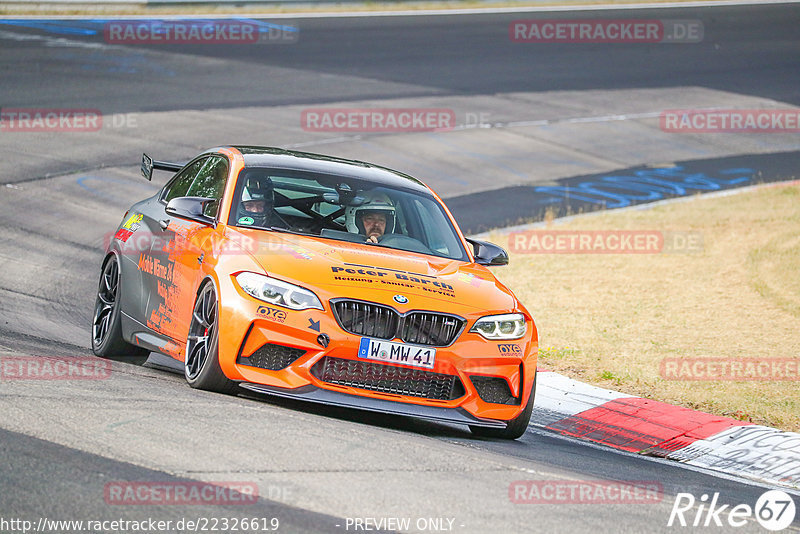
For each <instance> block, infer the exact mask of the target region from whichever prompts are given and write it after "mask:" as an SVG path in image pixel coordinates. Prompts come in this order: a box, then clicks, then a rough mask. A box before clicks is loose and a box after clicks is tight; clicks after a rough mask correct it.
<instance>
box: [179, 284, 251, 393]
mask: <svg viewBox="0 0 800 534" xmlns="http://www.w3.org/2000/svg"><path fill="white" fill-rule="evenodd" d="M218 308H219V306H218V300H217V291H216V289H215V288H214V284H213V283H212V282H208V283H206V284H205V285H204V286H203V288H202V289H201V290H200V293H199V294H198V295H197V300H196V301H195V304H194V310H193V311H192V321H191V323H190V325H189V336H188V338H187V340H186V363H185V365H184V375H185V376H186V382H188V383H189V385H190V386H192V387H193V388H196V389H204V390H207V391H216V392H218V393H227V394H235V393H236V392H237V391H238V389H239V387H238V386H237V384H236V382H233V381H231V380H229V379H228V377H226V376H225V374H224V373H223V372H222V369H221V368H220V366H219V324H218V323H219V314H218V313H217V311H218Z"/></svg>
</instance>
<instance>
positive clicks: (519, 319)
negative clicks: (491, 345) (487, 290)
mask: <svg viewBox="0 0 800 534" xmlns="http://www.w3.org/2000/svg"><path fill="white" fill-rule="evenodd" d="M527 330H528V328H527V326H526V325H525V316H524V315H522V314H521V313H506V314H504V315H487V316H486V317H481V318H480V319H478V320H477V321H475V324H474V325H473V326H472V328H470V330H469V331H470V332H476V333H478V334H480V335H482V336H483V337H485V338H486V339H519V338H521V337H522V336H524V335H525V332H526V331H527Z"/></svg>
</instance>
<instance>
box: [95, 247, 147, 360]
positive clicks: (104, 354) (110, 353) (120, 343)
mask: <svg viewBox="0 0 800 534" xmlns="http://www.w3.org/2000/svg"><path fill="white" fill-rule="evenodd" d="M120 281H121V277H120V270H119V260H117V257H116V256H115V255H114V254H112V255H110V256H109V257H108V258H107V259H106V262H105V263H104V264H103V270H102V272H101V274H100V282H99V284H98V287H97V298H96V299H95V305H94V316H93V317H92V352H94V353H95V355H96V356H100V357H101V358H110V359H117V360H121V361H128V362H131V363H144V361H145V360H147V355H148V354H150V351H148V350H146V349H143V348H142V347H137V346H135V345H131V344H130V343H128V342H127V341H125V340H124V339H123V338H122V317H121V315H122V313H121V312H120V302H121V293H120V291H121V284H120Z"/></svg>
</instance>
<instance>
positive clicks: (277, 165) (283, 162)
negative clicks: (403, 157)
mask: <svg viewBox="0 0 800 534" xmlns="http://www.w3.org/2000/svg"><path fill="white" fill-rule="evenodd" d="M220 148H228V149H233V150H238V151H239V152H240V153H241V154H242V156H243V157H244V164H245V168H253V167H265V168H273V169H289V170H295V171H306V172H313V173H320V174H329V175H334V176H344V177H348V178H356V179H360V180H365V181H369V182H372V183H376V184H380V185H382V186H386V187H392V188H399V189H410V190H414V191H418V192H420V193H427V194H430V193H431V190H430V189H429V188H428V187H427V186H426V185H425V184H424V183H423V182H422V181H420V180H417V179H416V178H414V177H412V176H409V175H407V174H403V173H402V172H399V171H395V170H392V169H388V168H386V167H381V166H380V165H374V164H372V163H367V162H364V161H358V160H350V159H344V158H337V157H334V156H326V155H323V154H313V153H310V152H301V151H296V150H286V149H283V148H275V147H265V146H244V145H234V146H228V147H220ZM218 150H220V149H215V150H214V151H218Z"/></svg>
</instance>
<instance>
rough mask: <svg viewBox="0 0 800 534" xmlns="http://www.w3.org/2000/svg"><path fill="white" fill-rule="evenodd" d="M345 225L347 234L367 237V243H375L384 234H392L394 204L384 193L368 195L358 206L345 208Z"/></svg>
mask: <svg viewBox="0 0 800 534" xmlns="http://www.w3.org/2000/svg"><path fill="white" fill-rule="evenodd" d="M345 224H346V226H347V230H348V231H349V232H353V233H358V234H362V235H365V236H367V240H366V242H367V243H377V242H378V239H379V238H380V237H382V236H383V235H384V234H386V233H392V232H394V228H395V209H394V204H393V203H392V200H391V199H390V198H389V195H387V194H386V193H376V194H372V195H368V196H367V200H366V201H365V202H364V203H363V204H361V205H360V206H351V207H349V208H347V211H346V214H345Z"/></svg>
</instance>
